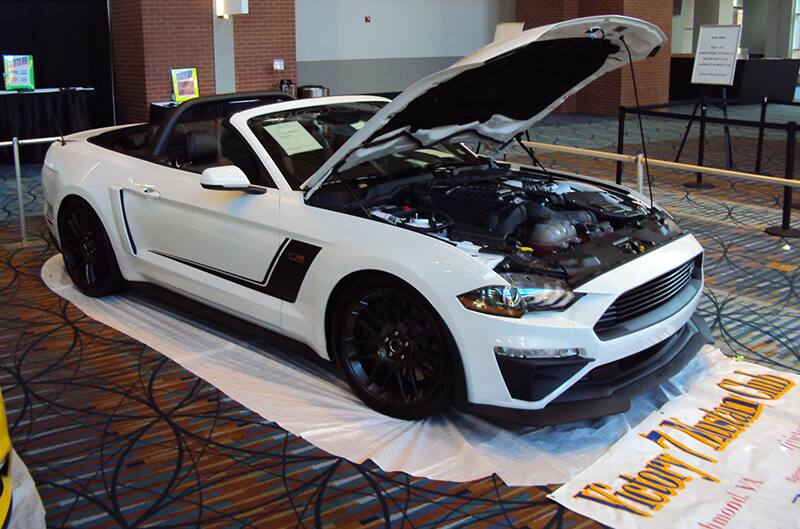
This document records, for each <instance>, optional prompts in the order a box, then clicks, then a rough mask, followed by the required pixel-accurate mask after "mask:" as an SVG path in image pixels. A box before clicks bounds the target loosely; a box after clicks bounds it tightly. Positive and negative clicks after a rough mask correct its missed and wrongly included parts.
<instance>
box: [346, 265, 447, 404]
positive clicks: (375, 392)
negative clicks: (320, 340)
mask: <svg viewBox="0 0 800 529" xmlns="http://www.w3.org/2000/svg"><path fill="white" fill-rule="evenodd" d="M331 334H332V341H333V347H334V355H335V357H336V360H337V362H338V364H339V366H340V368H341V369H342V371H343V373H344V376H345V379H346V380H347V382H348V384H349V385H350V387H351V388H352V389H353V391H354V392H355V393H356V394H357V395H358V396H359V397H360V398H361V399H362V400H363V401H364V402H365V403H366V404H367V405H368V406H370V407H371V408H373V409H375V410H377V411H379V412H381V413H383V414H386V415H390V416H392V417H397V418H400V419H422V418H425V417H430V416H432V415H435V414H437V413H440V412H442V411H444V410H446V409H447V408H448V407H449V406H450V404H451V403H452V398H453V379H454V374H453V371H452V370H453V367H452V366H453V362H452V355H453V354H454V352H455V346H454V343H453V339H452V337H451V336H450V333H449V331H448V330H447V328H446V327H445V325H444V323H443V322H442V321H441V318H440V317H439V315H438V314H437V313H436V311H435V310H434V309H433V307H431V306H430V304H429V303H428V302H427V301H426V300H425V299H424V298H423V297H422V296H421V295H420V294H418V293H417V292H416V291H414V290H413V289H412V288H411V287H410V286H409V285H407V284H405V283H403V282H401V281H399V280H394V279H392V278H390V277H381V276H375V277H370V278H369V279H367V280H365V281H361V282H358V283H356V284H354V285H351V286H350V287H348V288H347V289H346V290H345V291H344V292H343V293H342V295H341V296H340V297H339V301H338V302H337V304H336V306H335V308H334V314H333V321H332V333H331Z"/></svg>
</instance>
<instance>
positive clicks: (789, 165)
mask: <svg viewBox="0 0 800 529" xmlns="http://www.w3.org/2000/svg"><path fill="white" fill-rule="evenodd" d="M796 147H797V123H796V122H794V121H790V122H789V123H787V124H786V166H785V167H784V178H786V179H787V180H793V179H794V155H795V149H796ZM764 231H766V232H767V233H769V234H770V235H777V236H779V237H792V238H796V237H800V230H797V229H793V228H792V188H791V187H789V186H783V216H782V218H781V225H780V226H770V227H769V228H767V229H766V230H764Z"/></svg>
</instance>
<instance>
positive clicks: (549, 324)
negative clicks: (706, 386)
mask: <svg viewBox="0 0 800 529" xmlns="http://www.w3.org/2000/svg"><path fill="white" fill-rule="evenodd" d="M664 42H665V38H664V35H663V34H662V33H661V31H660V30H659V29H658V28H657V27H655V26H653V25H651V24H648V23H646V22H643V21H641V20H636V19H631V18H626V17H619V16H602V17H591V18H583V19H577V20H571V21H567V22H562V23H558V24H554V25H551V26H546V27H541V28H536V29H532V30H529V31H525V32H523V33H521V34H518V35H515V36H513V37H510V38H508V39H506V40H502V41H500V42H496V43H494V44H491V45H489V46H486V47H485V48H483V49H481V50H478V51H477V52H475V53H473V54H472V55H469V56H467V57H465V58H464V59H462V60H461V61H459V62H458V63H456V64H454V65H453V66H451V67H449V68H447V69H445V70H442V71H440V72H437V73H434V74H432V75H430V76H428V77H426V78H425V79H423V80H421V81H419V82H418V83H416V84H414V85H413V86H411V87H410V88H408V89H407V90H406V91H404V92H403V93H402V94H400V95H399V96H398V97H397V98H395V99H394V100H392V101H389V100H387V99H384V98H379V97H368V96H343V97H326V98H318V99H306V100H294V99H293V98H291V97H289V96H287V95H284V94H275V93H258V94H234V95H221V96H211V97H205V98H199V99H194V100H192V101H189V102H185V103H183V104H181V105H179V106H177V107H175V108H174V109H171V110H170V111H169V112H168V113H167V114H166V115H165V116H164V117H163V119H161V120H159V121H158V122H157V123H147V124H141V125H133V126H121V127H112V128H107V129H102V130H94V131H89V132H83V133H79V134H74V135H72V136H69V137H68V138H67V139H66V140H65V141H63V142H57V143H55V144H53V145H52V146H51V147H50V149H49V151H48V153H47V158H46V160H45V164H44V167H43V170H42V180H43V185H44V191H45V197H46V202H47V205H46V211H45V214H46V218H47V221H48V224H49V228H50V230H51V232H52V234H53V236H54V238H55V240H56V242H57V243H58V244H59V245H60V247H61V249H62V251H63V254H64V262H65V265H66V268H67V271H68V272H69V275H70V277H71V278H72V280H73V281H74V283H75V285H76V286H77V287H78V288H79V289H80V290H81V291H83V292H84V293H86V294H88V295H90V296H104V295H108V294H113V293H116V292H120V291H121V290H122V289H124V288H125V287H126V286H127V285H130V284H135V283H142V282H144V283H151V284H155V285H158V286H159V287H161V288H162V289H166V290H168V291H171V292H172V293H175V294H178V295H180V296H181V297H182V298H186V297H188V298H190V299H191V300H194V301H199V302H201V303H202V304H204V305H208V306H211V307H213V308H215V309H218V310H219V311H223V312H225V313H228V314H230V315H233V316H236V317H238V318H240V319H243V320H246V321H248V322H250V323H254V324H256V325H258V326H260V327H263V328H265V329H269V330H271V331H276V332H278V333H281V334H283V335H285V336H288V337H289V338H292V339H293V340H295V341H299V342H302V343H304V344H305V345H307V346H309V347H310V348H311V349H313V350H314V351H315V352H316V353H317V354H319V355H320V356H321V357H324V358H326V359H330V360H332V361H334V362H335V363H336V364H337V365H338V367H339V368H340V370H341V372H342V374H343V376H344V378H345V379H346V380H347V382H348V383H349V385H350V386H351V387H352V389H353V391H354V392H355V393H356V394H357V395H358V396H359V397H360V398H361V399H362V400H363V401H364V402H365V403H366V404H367V405H369V406H371V407H372V408H374V409H376V410H379V411H380V412H383V413H385V414H388V415H392V416H395V417H400V418H405V419H418V418H424V417H429V416H431V415H433V414H436V413H438V412H441V411H442V410H445V409H446V408H448V407H449V406H451V405H455V406H456V407H458V408H460V409H464V410H468V411H471V412H474V413H477V414H480V415H484V416H488V417H493V418H498V419H502V420H509V421H516V422H524V423H529V424H531V423H533V424H543V423H555V422H563V421H571V420H577V419H584V418H588V417H595V416H599V415H604V414H609V413H615V412H619V411H623V410H626V409H627V408H628V407H629V405H630V399H631V398H632V396H633V395H635V394H637V393H640V392H642V391H644V390H645V389H647V388H649V387H651V386H653V385H655V384H657V383H659V382H661V381H663V380H665V379H666V378H667V377H669V376H671V375H672V374H674V373H676V372H677V371H679V370H680V369H681V368H682V367H683V366H684V365H685V364H686V363H687V362H688V361H689V359H690V358H691V357H692V356H693V355H694V354H695V353H696V352H697V351H698V350H699V348H700V347H701V346H702V344H703V343H705V342H706V341H707V340H708V338H707V336H708V332H707V329H706V328H705V326H704V324H703V323H702V320H700V319H699V318H698V317H697V316H695V315H694V313H695V309H696V305H697V302H698V299H699V297H700V295H701V287H702V282H703V278H702V249H701V247H700V245H699V244H698V243H697V241H696V240H695V238H694V237H693V236H692V235H689V234H686V233H683V232H682V231H681V230H680V228H679V227H678V226H677V225H676V224H675V222H674V220H673V219H672V217H670V216H669V215H668V214H667V213H665V212H664V211H663V210H662V209H660V208H659V207H658V206H656V205H654V204H652V203H651V201H648V200H646V199H645V198H644V197H643V196H641V195H639V194H638V193H635V192H633V191H630V190H628V189H626V188H623V187H620V186H616V185H612V184H609V183H607V182H604V181H601V180H596V179H592V178H587V177H582V176H578V175H571V174H565V173H559V172H555V171H551V170H546V169H545V168H543V167H541V166H540V165H539V166H538V167H535V166H530V167H528V166H522V165H516V164H511V163H505V162H502V161H500V160H499V159H497V154H498V153H500V152H503V149H504V148H506V147H507V146H508V145H510V144H511V143H512V142H514V141H518V140H520V138H521V135H522V134H524V133H525V132H526V131H527V130H528V129H529V128H530V127H531V126H532V125H533V124H534V123H535V122H537V121H538V120H540V119H541V118H542V117H544V116H545V115H547V114H548V113H549V112H551V111H552V110H553V109H554V108H555V107H556V106H558V105H559V104H561V103H562V102H563V101H564V100H565V99H566V98H567V97H568V96H569V95H571V94H572V93H574V92H576V91H577V90H579V89H581V88H582V87H583V86H585V85H586V84H588V83H590V82H591V81H593V80H594V79H596V78H598V77H600V76H601V75H603V74H605V73H606V72H609V71H611V70H614V69H617V68H620V67H621V66H625V65H627V64H628V62H629V61H637V60H641V59H645V58H646V57H648V56H652V55H653V54H655V53H656V52H657V51H658V49H659V47H660V46H662V45H663V44H664ZM475 144H481V145H482V148H481V150H480V151H479V152H482V154H481V155H478V154H476V151H477V148H476V149H474V150H472V149H470V148H468V147H467V146H466V145H475ZM528 153H529V154H530V155H531V158H532V159H533V160H534V161H535V155H534V154H533V152H531V151H528Z"/></svg>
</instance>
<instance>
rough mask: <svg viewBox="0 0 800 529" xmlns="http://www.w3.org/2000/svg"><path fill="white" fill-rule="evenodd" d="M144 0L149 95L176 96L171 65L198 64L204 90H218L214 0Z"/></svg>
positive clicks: (204, 92)
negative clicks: (215, 78)
mask: <svg viewBox="0 0 800 529" xmlns="http://www.w3.org/2000/svg"><path fill="white" fill-rule="evenodd" d="M141 1H142V7H143V11H142V26H143V28H142V29H143V34H144V56H145V72H146V77H147V99H148V100H149V101H164V100H169V99H171V98H172V80H171V77H170V69H171V68H191V67H195V68H197V76H198V83H199V86H200V94H201V95H212V94H214V93H215V89H214V88H215V84H216V83H215V80H214V33H213V17H214V12H213V7H214V6H213V3H212V2H211V1H209V0H170V1H168V2H165V1H164V0H141Z"/></svg>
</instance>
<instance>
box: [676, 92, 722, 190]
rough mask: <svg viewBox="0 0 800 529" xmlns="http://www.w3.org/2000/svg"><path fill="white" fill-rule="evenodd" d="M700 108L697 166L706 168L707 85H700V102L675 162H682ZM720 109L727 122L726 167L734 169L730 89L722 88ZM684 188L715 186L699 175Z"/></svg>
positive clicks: (687, 126)
mask: <svg viewBox="0 0 800 529" xmlns="http://www.w3.org/2000/svg"><path fill="white" fill-rule="evenodd" d="M698 107H699V108H700V137H699V138H698V142H697V165H699V166H701V167H703V166H704V165H703V162H704V161H705V151H706V117H707V113H708V104H707V102H706V87H705V85H700V101H699V102H697V103H695V105H694V109H693V110H692V119H690V120H689V123H688V124H687V125H686V130H685V131H684V133H683V138H682V139H681V144H680V147H678V154H677V156H675V162H679V161H680V158H681V154H682V153H683V148H684V147H685V146H686V139H687V138H688V137H689V132H691V130H692V124H693V123H694V119H695V116H696V115H697V109H698ZM719 108H720V109H721V110H722V116H723V119H724V121H725V124H724V125H723V131H724V134H725V166H726V168H727V169H734V164H733V144H732V142H731V130H730V127H729V126H728V123H727V121H728V88H727V87H726V86H723V87H722V104H721V105H720V106H719ZM683 186H684V187H687V188H689V189H712V188H713V187H714V184H709V183H708V182H703V175H702V174H701V173H697V174H696V176H695V181H694V182H686V183H684V184H683Z"/></svg>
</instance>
